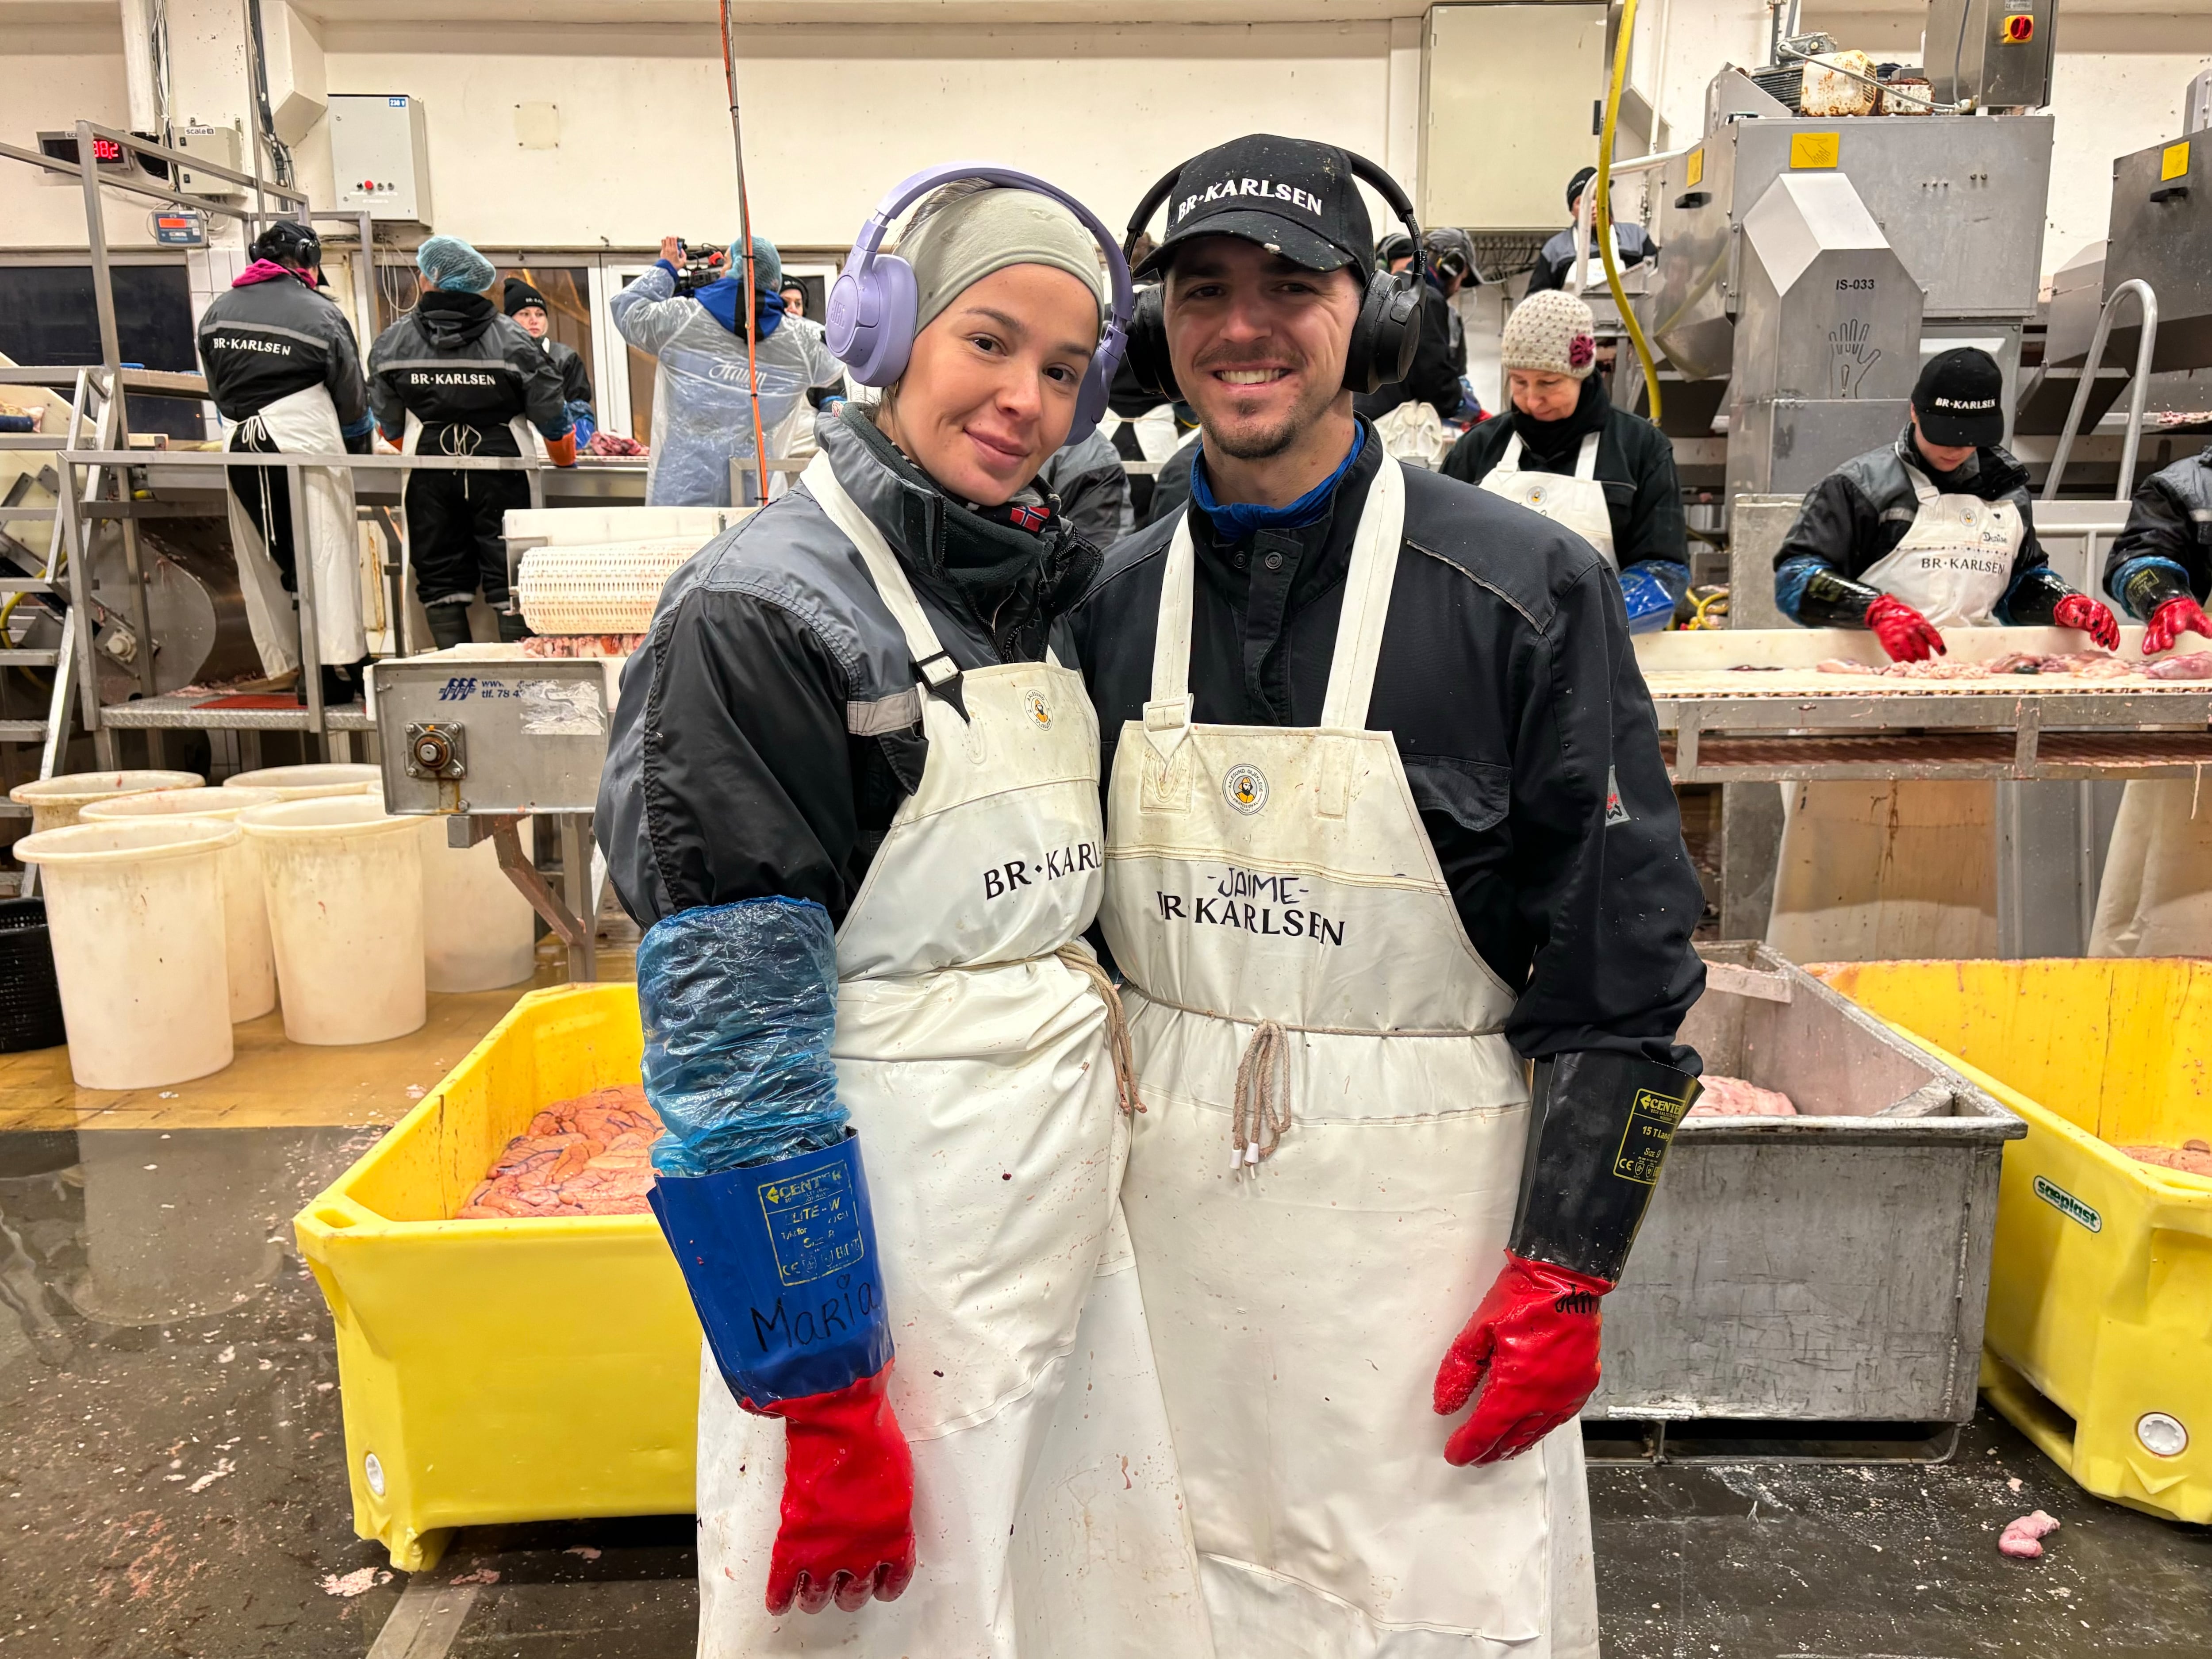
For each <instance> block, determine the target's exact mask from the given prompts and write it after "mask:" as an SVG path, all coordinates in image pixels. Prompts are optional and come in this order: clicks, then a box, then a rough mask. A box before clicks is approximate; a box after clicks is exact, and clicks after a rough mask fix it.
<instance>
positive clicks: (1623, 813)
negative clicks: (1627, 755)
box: [1605, 766, 1628, 829]
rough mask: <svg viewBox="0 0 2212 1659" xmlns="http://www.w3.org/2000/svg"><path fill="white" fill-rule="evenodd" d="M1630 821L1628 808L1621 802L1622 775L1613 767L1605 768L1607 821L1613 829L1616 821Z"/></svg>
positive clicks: (1607, 826)
mask: <svg viewBox="0 0 2212 1659" xmlns="http://www.w3.org/2000/svg"><path fill="white" fill-rule="evenodd" d="M1627 822H1628V809H1627V808H1626V806H1623V805H1621V804H1620V773H1619V772H1618V771H1617V770H1616V769H1613V767H1610V766H1608V767H1607V768H1606V769H1605V823H1606V828H1607V829H1611V828H1612V827H1613V825H1614V824H1616V823H1627Z"/></svg>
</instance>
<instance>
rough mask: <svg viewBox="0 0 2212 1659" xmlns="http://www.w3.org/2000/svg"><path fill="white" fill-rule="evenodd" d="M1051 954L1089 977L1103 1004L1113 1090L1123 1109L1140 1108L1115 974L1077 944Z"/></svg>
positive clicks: (1134, 1059) (1132, 1051) (1125, 1014)
mask: <svg viewBox="0 0 2212 1659" xmlns="http://www.w3.org/2000/svg"><path fill="white" fill-rule="evenodd" d="M1053 954H1054V956H1056V957H1059V958H1060V960H1061V961H1062V962H1064V963H1066V964H1067V965H1068V966H1069V967H1071V968H1073V969H1075V970H1076V972H1078V973H1079V974H1081V975H1083V976H1084V977H1085V978H1086V979H1088V980H1089V981H1091V985H1092V986H1093V987H1095V988H1096V989H1097V993H1098V1000H1100V1001H1101V1002H1103V1003H1104V1004H1105V1005H1106V1048H1107V1052H1108V1053H1109V1054H1110V1055H1111V1056H1112V1057H1113V1060H1114V1087H1115V1093H1116V1094H1117V1095H1118V1097H1120V1100H1121V1109H1122V1110H1123V1111H1124V1112H1129V1113H1133V1112H1141V1111H1143V1110H1144V1109H1145V1103H1144V1102H1143V1101H1141V1100H1139V1098H1138V1097H1137V1051H1136V1049H1135V1048H1134V1047H1133V1045H1132V1044H1131V1043H1130V1042H1129V1015H1128V1012H1127V1010H1126V1009H1124V1008H1123V1007H1122V1006H1121V990H1120V989H1119V987H1116V986H1115V983H1114V976H1113V975H1111V974H1109V973H1108V972H1107V971H1106V969H1104V968H1103V966H1101V965H1100V963H1099V961H1098V958H1097V957H1094V956H1092V955H1091V952H1090V951H1086V950H1085V949H1084V948H1083V947H1082V946H1081V945H1075V944H1072V943H1071V944H1067V945H1061V946H1060V948H1059V949H1058V950H1057V951H1054V952H1053Z"/></svg>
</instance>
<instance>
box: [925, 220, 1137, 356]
mask: <svg viewBox="0 0 2212 1659" xmlns="http://www.w3.org/2000/svg"><path fill="white" fill-rule="evenodd" d="M898 253H899V257H900V258H902V259H904V260H905V261H906V262H907V263H908V264H910V265H912V266H913V267H914V280H915V317H914V325H915V331H916V332H920V331H921V330H923V329H925V328H927V327H928V326H929V325H930V324H931V323H933V322H934V321H935V320H936V319H937V318H938V316H939V313H942V312H943V311H944V310H945V307H947V306H949V305H951V303H952V302H953V301H954V300H956V299H957V298H958V297H959V296H960V295H961V293H962V291H963V290H964V289H969V288H971V287H973V286H974V285H975V283H980V282H981V281H982V280H983V278H984V277H986V276H989V275H990V274H991V273H992V272H993V271H994V270H1005V269H1006V267H1007V266H1009V265H1049V266H1051V267H1052V269H1054V270H1064V271H1066V272H1067V274H1068V275H1069V276H1074V277H1077V278H1079V280H1080V281H1081V282H1082V283H1084V284H1085V286H1086V287H1088V288H1089V289H1091V292H1092V293H1093V294H1095V295H1097V296H1098V300H1099V303H1100V304H1101V305H1102V306H1103V304H1104V303H1105V299H1106V276H1105V272H1104V271H1103V270H1101V269H1100V267H1099V256H1098V244H1097V242H1096V241H1095V240H1092V238H1091V233H1090V232H1089V231H1088V230H1085V228H1083V222H1082V221H1081V220H1079V219H1078V218H1077V217H1076V216H1074V215H1073V213H1071V212H1069V211H1068V210H1067V209H1066V207H1064V206H1062V205H1061V204H1060V203H1058V202H1055V201H1054V200H1053V199H1052V198H1051V197H1048V196H1040V195H1038V194H1037V193H1036V191H1028V190H1007V189H992V190H981V191H975V192H973V193H971V194H965V195H954V196H950V197H946V198H945V199H944V200H943V201H941V202H935V203H933V204H929V205H928V210H927V212H926V213H925V214H924V215H923V216H922V217H921V220H920V222H918V223H916V224H915V225H913V226H911V227H910V228H908V230H907V233H906V234H905V235H903V236H902V237H901V238H900V239H899V245H898Z"/></svg>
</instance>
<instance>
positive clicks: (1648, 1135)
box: [1505, 1049, 1704, 1285]
mask: <svg viewBox="0 0 2212 1659" xmlns="http://www.w3.org/2000/svg"><path fill="white" fill-rule="evenodd" d="M1703 1089H1704V1085H1702V1084H1700V1083H1699V1081H1698V1079H1695V1078H1694V1077H1692V1076H1691V1075H1690V1074H1689V1073H1687V1072H1680V1071H1677V1070H1675V1069H1674V1067H1673V1066H1662V1065H1659V1064H1657V1063H1656V1062H1655V1061H1652V1060H1640V1059H1638V1058H1635V1057H1633V1056H1632V1055H1628V1054H1609V1053H1605V1052H1601V1051H1598V1050H1594V1049H1593V1050H1585V1051H1583V1052H1581V1053H1577V1054H1560V1055H1558V1056H1556V1057H1555V1058H1553V1059H1551V1060H1538V1061H1537V1062H1536V1084H1535V1091H1534V1097H1533V1099H1532V1100H1531V1102H1530V1104H1529V1110H1528V1158H1527V1161H1526V1163H1525V1164H1523V1165H1522V1171H1521V1208H1520V1212H1519V1213H1518V1214H1517V1215H1516V1217H1515V1218H1514V1222H1513V1234H1512V1237H1511V1240H1510V1243H1508V1244H1507V1245H1506V1247H1505V1248H1506V1249H1507V1251H1508V1252H1509V1253H1510V1254H1511V1255H1516V1256H1520V1257H1522V1258H1523V1259H1524V1260H1527V1261H1545V1262H1549V1263H1551V1264H1552V1265H1553V1266H1554V1267H1565V1268H1567V1269H1569V1270H1571V1271H1572V1272H1574V1273H1584V1274H1587V1275H1588V1276H1589V1277H1590V1278H1592V1279H1603V1280H1604V1281H1605V1282H1606V1283H1607V1284H1608V1285H1612V1284H1617V1283H1618V1282H1619V1281H1620V1273H1621V1269H1622V1267H1624V1266H1625V1265H1626V1262H1627V1261H1628V1250H1629V1247H1630V1246H1631V1245H1632V1244H1633V1243H1636V1231H1637V1229H1638V1227H1640V1226H1642V1225H1644V1211H1645V1209H1646V1208H1648V1207H1649V1206H1650V1202H1651V1194H1652V1193H1653V1192H1654V1191H1655V1190H1656V1188H1657V1186H1658V1182H1659V1170H1660V1167H1661V1165H1662V1164H1664V1163H1665V1162H1666V1158H1667V1148H1668V1145H1669V1144H1670V1143H1671V1142H1672V1141H1673V1139H1674V1126H1675V1125H1676V1124H1678V1123H1680V1121H1682V1115H1683V1114H1684V1113H1685V1112H1686V1111H1688V1110H1689V1109H1690V1108H1691V1106H1692V1104H1694V1103H1696V1101H1697V1098H1698V1096H1699V1093H1700V1092H1702V1091H1703Z"/></svg>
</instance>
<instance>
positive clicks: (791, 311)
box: [776, 276, 806, 322]
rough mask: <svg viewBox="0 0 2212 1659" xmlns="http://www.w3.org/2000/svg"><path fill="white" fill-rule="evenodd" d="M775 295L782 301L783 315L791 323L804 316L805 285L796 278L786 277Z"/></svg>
mask: <svg viewBox="0 0 2212 1659" xmlns="http://www.w3.org/2000/svg"><path fill="white" fill-rule="evenodd" d="M776 293H777V294H778V295H781V297H782V300H783V314H784V315H785V316H786V317H788V318H790V319H792V320H793V322H796V321H798V320H799V319H800V318H802V317H805V315H806V284H805V283H802V282H800V281H799V278H798V277H796V276H787V277H785V278H784V279H783V283H782V285H781V287H779V288H778V289H776Z"/></svg>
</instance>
